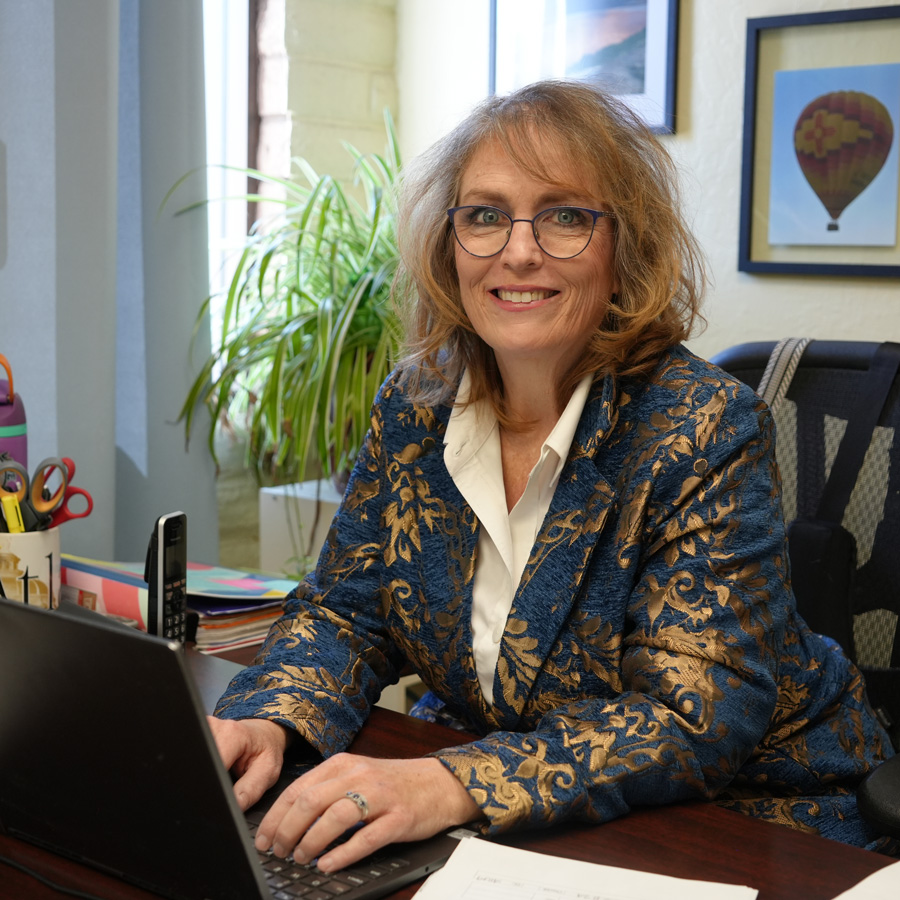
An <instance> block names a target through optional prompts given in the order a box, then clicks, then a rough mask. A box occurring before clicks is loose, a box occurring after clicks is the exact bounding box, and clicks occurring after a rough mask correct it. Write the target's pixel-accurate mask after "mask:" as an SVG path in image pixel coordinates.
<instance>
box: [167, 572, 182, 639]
mask: <svg viewBox="0 0 900 900" xmlns="http://www.w3.org/2000/svg"><path fill="white" fill-rule="evenodd" d="M186 586H187V585H186V583H185V579H183V578H181V579H179V580H178V581H173V582H171V583H169V584H166V588H165V596H164V597H163V603H164V608H165V617H164V620H163V634H164V635H165V636H166V637H167V638H171V639H172V640H175V641H181V642H182V643H184V639H185V635H186V632H187V609H186V608H185V602H186V596H185V588H186Z"/></svg>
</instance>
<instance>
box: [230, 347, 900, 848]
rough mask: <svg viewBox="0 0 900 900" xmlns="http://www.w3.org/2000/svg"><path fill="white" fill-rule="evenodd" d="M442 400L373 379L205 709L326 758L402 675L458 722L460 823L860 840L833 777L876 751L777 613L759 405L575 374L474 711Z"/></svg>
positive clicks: (822, 650) (795, 626)
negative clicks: (491, 667)
mask: <svg viewBox="0 0 900 900" xmlns="http://www.w3.org/2000/svg"><path fill="white" fill-rule="evenodd" d="M449 416H450V408H449V407H438V408H429V407H423V406H420V405H416V404H414V403H412V402H411V401H410V399H409V397H408V396H407V393H406V391H405V390H404V387H403V381H402V379H401V378H400V376H399V375H398V374H397V373H395V374H394V375H392V376H391V377H390V378H388V380H387V381H386V382H385V384H384V385H383V386H382V388H381V390H380V392H379V394H378V397H377V398H376V401H375V404H374V406H373V412H372V425H371V429H370V431H369V434H368V437H367V440H366V444H365V447H364V448H363V451H362V452H361V454H360V457H359V460H358V462H357V464H356V467H355V469H354V471H353V474H352V476H351V479H350V482H349V485H348V488H347V491H346V493H345V496H344V499H343V502H342V504H341V506H340V509H339V510H338V513H337V515H336V516H335V519H334V521H333V524H332V527H331V530H330V533H329V536H328V539H327V541H326V544H325V546H324V547H323V549H322V552H321V556H320V558H319V561H318V564H317V567H316V570H315V572H314V573H313V574H311V575H310V576H309V577H308V578H306V579H305V580H304V581H303V582H302V583H301V584H300V585H299V586H298V587H297V588H296V589H295V590H294V591H293V592H292V593H291V594H290V595H289V596H288V598H287V599H286V601H285V608H284V615H283V617H282V618H281V619H280V620H279V621H278V622H277V623H276V624H275V625H274V626H273V627H272V630H271V631H270V633H269V636H268V638H267V640H266V642H265V644H264V646H263V648H262V650H261V652H260V654H259V656H258V657H257V660H256V662H255V664H254V665H253V666H251V667H249V668H247V669H246V670H245V671H244V672H242V673H241V674H240V675H238V676H237V677H236V678H235V679H234V681H233V682H232V684H231V685H230V686H229V689H228V691H227V693H226V694H225V696H223V698H222V699H221V701H220V702H219V705H218V707H217V710H216V714H217V715H219V716H221V717H224V718H247V717H264V718H271V719H273V720H275V721H277V722H280V723H282V724H284V725H286V726H287V727H289V728H292V729H296V731H297V732H299V734H300V735H301V736H302V737H303V738H305V739H306V741H308V742H309V743H310V744H312V745H313V746H314V747H315V748H316V749H318V750H319V751H320V752H321V753H322V754H324V755H325V756H329V755H331V754H333V753H336V752H338V751H341V750H343V749H345V748H346V747H347V746H348V744H349V743H350V742H351V740H352V739H353V737H354V735H355V734H356V732H357V731H358V730H359V728H360V727H361V726H362V724H363V722H364V721H365V719H366V717H367V715H368V713H369V710H370V707H371V706H372V704H373V703H375V702H376V700H377V699H378V696H379V693H380V691H381V690H382V688H383V687H385V686H386V685H388V684H390V683H393V682H395V681H396V680H397V678H398V677H399V673H400V671H401V669H403V668H404V667H406V666H411V667H412V668H413V669H414V670H415V671H416V672H417V673H418V674H419V675H420V676H421V678H422V680H423V682H424V683H425V684H426V685H427V687H428V688H429V689H430V690H431V691H432V692H433V693H434V694H435V695H436V696H437V697H438V698H440V700H442V701H443V702H444V704H445V705H446V709H447V710H448V711H449V712H450V713H452V714H453V715H454V716H455V717H457V718H458V719H460V720H462V721H463V722H464V723H465V725H466V727H467V728H468V729H469V730H470V731H472V732H474V733H476V734H477V735H480V737H479V738H478V739H477V740H475V741H474V742H472V743H466V744H462V745H460V746H457V747H452V748H448V749H446V750H444V751H441V752H439V753H437V754H434V755H435V756H437V757H438V758H439V759H440V760H441V761H442V762H443V764H444V765H445V766H447V767H448V768H449V769H450V770H451V771H452V772H453V773H454V774H455V775H456V776H457V777H458V778H459V779H460V781H461V782H462V784H463V785H464V786H465V787H466V789H467V790H468V792H469V794H470V795H471V796H472V798H473V799H474V800H475V801H476V802H477V803H478V805H479V806H480V808H481V809H482V811H483V812H484V814H485V816H486V818H487V825H486V826H485V830H486V831H487V832H489V833H496V832H501V831H504V830H507V829H510V828H512V827H524V826H545V825H548V824H552V823H556V822H560V821H563V820H566V819H579V820H582V821H590V822H603V821H606V820H609V819H612V818H615V817H617V816H621V815H623V814H625V813H627V812H628V811H629V810H630V809H631V808H632V807H635V806H640V805H656V804H662V803H670V802H673V801H678V800H685V799H691V798H705V799H710V800H715V801H716V802H718V803H721V804H724V805H727V806H730V807H733V808H735V809H738V810H741V811H743V812H746V813H749V814H751V815H756V816H759V817H763V818H768V819H771V820H774V821H779V822H782V823H784V824H788V825H793V826H795V827H798V828H801V829H805V830H810V831H818V832H819V833H821V834H823V835H825V836H828V837H833V838H836V839H839V840H843V841H846V842H849V843H855V844H859V845H873V844H872V842H873V840H874V839H875V838H876V837H877V836H876V835H872V834H870V833H869V832H868V831H867V830H866V828H865V826H864V825H863V823H862V822H861V820H860V818H859V816H858V814H857V811H856V802H855V795H854V786H855V785H856V784H857V782H858V781H859V780H860V778H861V777H862V776H864V775H865V774H866V772H868V771H869V770H870V769H871V768H872V767H873V766H874V765H875V764H876V763H877V761H879V760H881V759H882V758H884V757H885V756H888V755H890V753H891V750H890V744H889V741H888V739H887V736H886V734H885V733H884V732H883V730H882V729H881V727H880V725H879V724H878V723H877V720H876V719H875V718H874V716H873V715H872V713H871V711H870V709H869V707H868V705H867V703H866V701H865V699H864V686H863V684H862V681H861V677H860V675H859V673H858V672H857V670H856V669H855V668H854V667H853V666H852V664H851V663H849V662H848V660H847V659H846V658H845V656H844V655H843V654H842V653H841V651H840V650H839V649H838V647H837V646H836V645H835V644H834V643H833V642H831V641H828V640H827V639H824V638H822V637H821V636H819V635H815V634H813V633H812V632H810V630H809V629H808V628H807V626H806V624H805V623H804V622H803V621H802V619H800V618H799V617H798V615H797V613H796V609H795V604H794V600H793V596H792V593H791V590H790V587H789V567H788V559H787V553H786V544H785V529H784V523H783V519H782V513H781V501H780V493H779V485H778V475H777V471H776V466H775V462H774V451H773V441H774V433H773V423H772V418H771V415H770V413H769V410H768V408H767V407H766V405H765V404H764V403H763V402H762V401H761V400H760V398H759V397H758V396H757V395H756V394H755V393H754V392H753V391H752V390H750V389H749V388H748V387H746V386H745V385H743V384H741V383H740V382H737V381H735V380H733V379H731V378H730V377H728V376H727V375H725V374H724V373H723V372H722V371H721V370H719V369H717V368H716V367H715V366H713V365H712V364H710V363H707V362H705V361H703V360H701V359H699V358H697V357H696V356H694V355H693V354H691V353H690V352H689V351H688V350H687V349H685V348H684V347H676V348H673V349H672V350H671V351H670V352H669V353H668V354H667V355H666V356H665V357H664V358H663V359H662V360H661V362H660V363H659V365H658V366H657V368H656V370H655V372H654V373H653V374H652V376H650V377H645V378H643V379H615V378H613V377H603V376H598V377H597V378H596V379H595V381H594V384H593V386H592V389H591V393H590V396H589V399H588V402H587V404H586V406H585V409H584V412H583V415H582V418H581V421H580V423H579V426H578V429H577V431H576V434H575V439H574V441H573V444H572V448H571V451H570V453H569V457H568V459H567V461H566V463H565V466H564V468H563V470H562V473H561V476H560V479H559V485H558V487H557V490H556V493H555V495H554V497H553V499H552V502H551V504H550V508H549V510H548V512H547V516H546V518H545V520H544V523H543V527H542V528H541V530H540V533H539V534H538V536H537V539H536V541H535V544H534V548H533V550H532V552H531V556H530V558H529V560H528V563H527V565H526V568H525V571H524V574H523V576H522V580H521V583H520V585H519V587H518V590H517V591H516V595H515V598H514V601H513V606H512V609H511V611H510V614H509V618H508V620H507V624H506V630H505V633H504V635H503V638H502V643H501V647H500V656H499V661H498V665H497V670H496V674H495V677H494V703H493V705H488V704H487V703H486V702H485V699H484V697H483V695H482V693H481V689H480V686H479V683H478V678H477V677H476V674H475V663H474V660H473V656H472V635H471V626H470V614H471V604H472V581H473V574H474V569H475V561H476V548H477V545H478V538H479V522H478V520H477V518H476V517H475V515H474V514H473V512H472V510H471V509H470V507H469V506H468V505H467V503H466V501H465V500H464V499H463V497H462V495H461V494H460V493H459V491H458V490H457V488H456V487H455V485H454V483H453V481H452V479H451V478H450V476H449V474H448V472H447V470H446V468H445V466H444V459H443V452H444V445H443V435H444V432H445V429H446V426H447V421H448V419H449Z"/></svg>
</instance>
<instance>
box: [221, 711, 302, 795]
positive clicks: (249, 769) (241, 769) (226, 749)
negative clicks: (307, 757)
mask: <svg viewBox="0 0 900 900" xmlns="http://www.w3.org/2000/svg"><path fill="white" fill-rule="evenodd" d="M208 722H209V727H210V731H211V732H212V735H213V739H214V740H215V742H216V747H217V748H218V751H219V755H220V756H221V757H222V761H223V763H224V764H225V768H226V769H229V770H230V771H232V772H233V773H234V774H235V775H237V776H238V778H237V780H236V781H235V783H234V795H235V797H236V798H237V801H238V805H239V806H240V807H241V809H243V810H247V809H249V808H250V807H251V806H252V805H253V804H254V803H256V801H257V800H259V798H260V797H262V795H263V794H264V793H265V792H266V791H267V790H268V789H269V788H270V787H271V786H272V785H273V784H275V782H276V781H277V780H278V775H279V774H280V772H281V765H282V762H283V760H284V750H285V747H286V746H287V743H288V740H289V736H288V733H287V731H286V729H285V728H283V727H282V726H281V725H278V724H276V723H275V722H269V721H267V720H265V719H240V720H237V721H231V720H227V719H216V718H214V717H212V716H210V717H209V718H208Z"/></svg>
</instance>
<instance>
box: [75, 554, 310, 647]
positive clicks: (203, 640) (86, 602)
mask: <svg viewBox="0 0 900 900" xmlns="http://www.w3.org/2000/svg"><path fill="white" fill-rule="evenodd" d="M61 563H62V566H61V567H62V576H61V581H62V585H63V587H62V591H63V592H65V595H66V596H67V598H68V599H69V600H70V601H74V602H76V603H80V604H81V605H82V606H87V607H89V608H91V609H95V610H97V611H98V612H102V613H106V614H108V615H112V616H115V617H117V618H118V619H120V620H123V621H125V622H128V623H130V624H132V625H133V626H134V627H135V628H140V629H142V630H146V627H147V625H146V622H147V583H146V582H145V581H144V563H118V562H102V561H100V560H95V559H85V558H83V557H78V556H71V555H69V554H66V553H64V554H62V560H61ZM295 586H296V581H294V580H293V579H288V578H283V577H281V576H275V575H265V574H260V573H258V572H244V571H240V570H238V569H228V568H224V567H222V566H207V565H203V564H201V563H188V566H187V607H188V635H187V637H188V640H190V641H194V642H195V644H196V647H197V649H198V650H200V651H202V652H203V653H220V652H222V651H223V650H234V649H236V648H238V647H248V646H252V645H254V644H259V643H261V642H262V640H263V638H265V636H266V633H267V632H268V630H269V627H270V626H271V624H272V623H273V622H274V621H275V620H276V619H277V618H278V617H279V616H280V615H281V603H282V600H283V599H284V597H285V595H286V594H287V593H288V592H289V591H290V590H292V589H293V588H294V587H295Z"/></svg>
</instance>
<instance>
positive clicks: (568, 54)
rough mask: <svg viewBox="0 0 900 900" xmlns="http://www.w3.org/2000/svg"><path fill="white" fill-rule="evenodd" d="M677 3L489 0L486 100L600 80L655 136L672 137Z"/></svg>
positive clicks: (648, 0)
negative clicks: (547, 81) (561, 82)
mask: <svg viewBox="0 0 900 900" xmlns="http://www.w3.org/2000/svg"><path fill="white" fill-rule="evenodd" d="M678 5H679V0H624V2H623V0H567V2H566V0H491V5H490V16H491V26H490V27H491V41H490V44H491V57H490V93H491V94H505V93H508V92H510V91H513V90H515V89H516V88H519V87H523V86H524V85H526V84H530V83H531V82H534V81H538V80H541V79H544V78H575V79H578V80H589V81H595V80H596V81H598V82H599V83H600V84H601V85H602V86H604V87H606V88H607V89H609V90H610V91H611V92H612V93H614V94H616V95H617V96H618V97H619V98H620V99H621V100H624V101H625V102H626V103H627V104H628V106H630V107H631V108H632V109H633V110H634V111H635V112H637V113H638V114H639V115H640V116H641V117H642V118H643V119H644V121H645V122H646V123H647V124H648V125H649V127H650V128H651V129H652V130H653V131H654V132H656V133H658V134H672V133H674V131H675V90H676V75H677V63H678V59H677V57H678Z"/></svg>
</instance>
